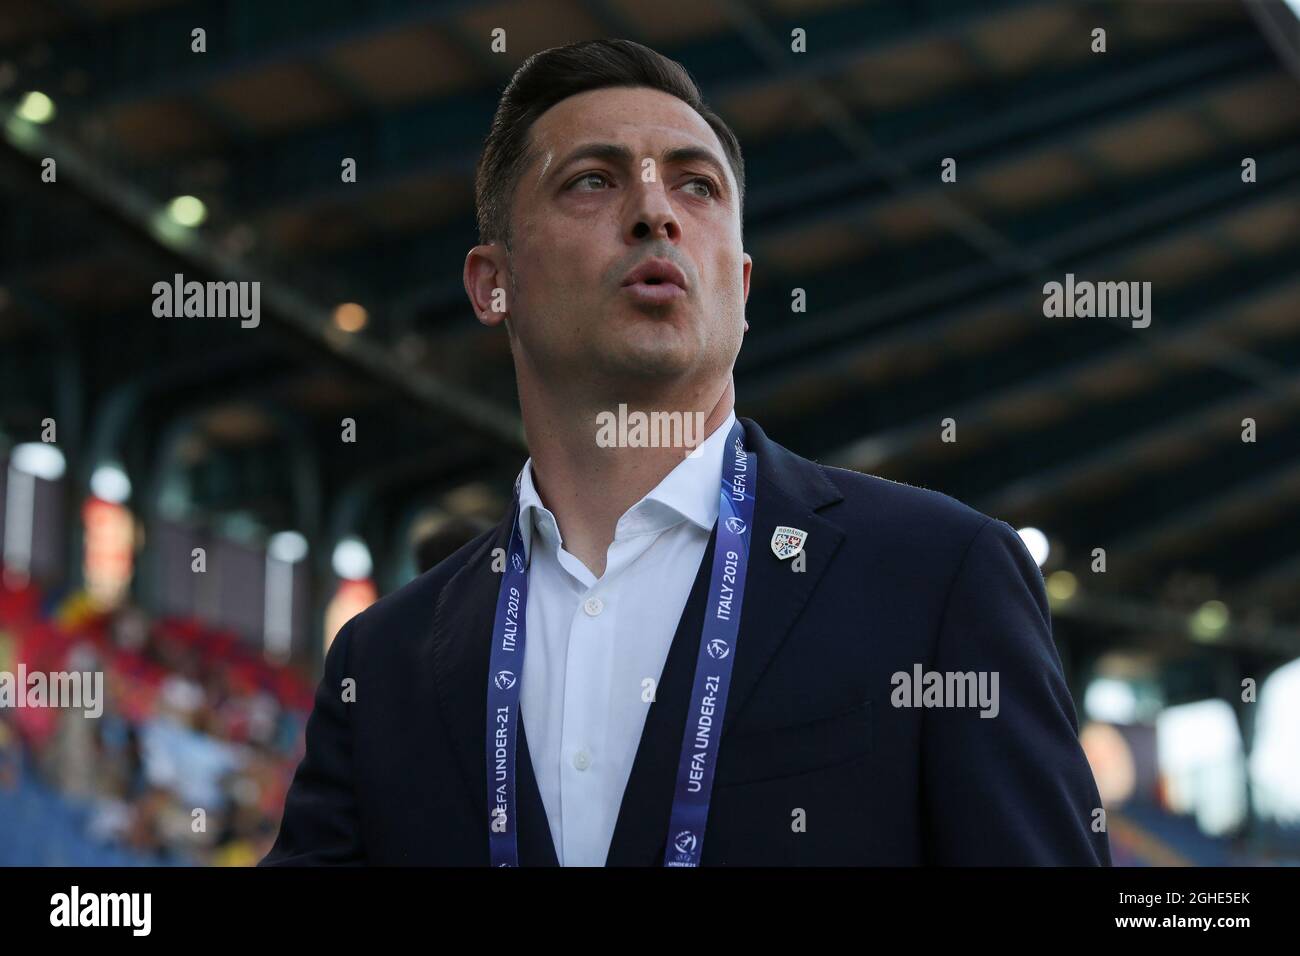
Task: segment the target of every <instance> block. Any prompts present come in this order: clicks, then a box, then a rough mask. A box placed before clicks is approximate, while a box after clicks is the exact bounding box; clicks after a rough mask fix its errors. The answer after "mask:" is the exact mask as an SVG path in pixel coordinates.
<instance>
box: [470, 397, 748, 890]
mask: <svg viewBox="0 0 1300 956" xmlns="http://www.w3.org/2000/svg"><path fill="white" fill-rule="evenodd" d="M757 475H758V457H757V456H756V455H755V454H754V453H752V452H747V451H746V450H745V429H744V426H743V425H741V423H740V422H739V421H737V422H736V423H735V425H733V426H732V429H731V433H730V434H729V435H728V436H727V445H726V451H725V452H724V455H723V464H722V487H721V491H720V495H719V499H718V506H719V507H718V524H717V542H716V545H715V547H714V552H713V574H712V577H711V579H710V584H709V602H708V604H707V605H706V608H705V615H704V629H703V631H702V632H701V634H700V648H699V652H698V654H697V656H696V662H695V683H694V686H693V688H692V690H691V709H690V710H689V711H688V712H687V720H686V730H685V732H684V733H683V735H682V748H681V756H680V757H679V758H678V765H677V787H676V790H675V791H674V795H673V808H672V813H671V815H670V816H669V824H668V845H667V847H666V849H665V851H664V866H699V863H700V854H701V852H702V851H703V849H704V826H705V823H706V822H707V820H708V817H709V797H710V795H711V794H712V792H713V774H714V770H715V768H716V765H717V759H718V744H719V739H720V737H721V734H722V715H723V714H724V713H726V709H727V691H728V689H729V688H730V686H731V668H732V664H733V663H734V661H735V656H736V639H737V636H738V634H739V631H740V609H741V605H742V604H743V601H744V596H745V569H746V566H747V565H748V564H749V536H750V531H751V529H752V526H753V524H754V483H755V481H756V478H757ZM511 524H512V527H511V530H510V548H509V552H508V553H507V555H506V566H505V572H504V574H503V575H502V578H501V587H500V590H499V591H498V593H497V610H496V618H495V621H494V623H493V627H492V654H491V663H490V665H489V667H488V682H487V784H488V845H489V850H490V854H491V860H492V865H493V866H518V865H519V847H518V829H517V827H516V821H517V819H518V817H517V815H516V813H515V784H516V779H515V751H516V741H517V739H518V738H517V731H518V725H519V684H520V680H521V679H522V677H523V669H524V666H523V665H524V640H525V636H526V633H527V627H526V623H527V621H526V619H527V613H526V612H527V608H528V563H527V561H526V560H525V559H524V541H523V536H522V534H521V533H520V531H519V482H518V481H516V482H515V495H514V517H513V519H512V522H511Z"/></svg>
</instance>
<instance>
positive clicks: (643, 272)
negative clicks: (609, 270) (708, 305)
mask: <svg viewBox="0 0 1300 956" xmlns="http://www.w3.org/2000/svg"><path fill="white" fill-rule="evenodd" d="M623 285H624V287H627V286H633V285H642V286H649V287H654V286H659V285H673V286H677V288H679V289H681V290H682V291H683V292H685V291H686V273H684V272H682V270H681V269H679V268H678V267H677V266H675V265H673V264H672V263H671V262H669V261H668V260H667V259H647V260H646V261H645V262H643V263H641V264H640V265H639V266H637V267H636V268H635V269H633V270H632V271H631V272H629V273H628V274H627V275H626V276H624V277H623ZM665 291H667V290H665Z"/></svg>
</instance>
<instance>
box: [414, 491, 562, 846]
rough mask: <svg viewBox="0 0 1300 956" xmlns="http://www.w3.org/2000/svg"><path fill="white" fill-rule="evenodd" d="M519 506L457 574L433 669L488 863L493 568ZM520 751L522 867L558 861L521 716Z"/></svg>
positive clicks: (443, 611) (438, 628)
mask: <svg viewBox="0 0 1300 956" xmlns="http://www.w3.org/2000/svg"><path fill="white" fill-rule="evenodd" d="M512 515H513V509H511V511H510V512H509V513H507V515H506V517H505V519H504V520H503V521H502V523H501V525H499V526H498V527H497V530H496V534H494V535H493V536H492V537H491V538H489V539H488V540H487V541H486V542H485V543H484V544H483V545H482V546H481V547H480V548H479V549H478V551H476V552H475V553H474V555H473V556H471V557H470V559H469V560H468V561H467V562H466V563H465V566H464V567H463V568H461V569H460V570H459V571H457V572H456V574H455V575H453V576H452V578H451V580H449V581H448V582H447V583H446V584H445V585H444V586H443V589H442V594H441V595H439V597H438V603H437V607H436V608H435V610H434V615H433V640H432V668H431V669H432V671H433V675H434V689H435V694H436V697H437V699H438V702H439V707H440V710H441V713H442V717H443V721H444V726H446V727H447V729H448V733H449V735H450V740H451V747H452V750H453V752H454V753H455V755H456V764H457V767H458V770H459V772H460V775H461V778H462V781H463V785H464V787H465V791H466V793H468V794H469V797H470V800H471V801H472V802H473V804H474V809H475V812H476V817H477V819H478V820H479V821H481V824H482V828H483V840H482V862H483V864H484V865H487V862H488V859H489V856H488V794H487V756H486V752H485V748H486V746H487V675H488V665H489V658H490V653H491V644H492V619H493V617H494V616H495V614H496V600H497V589H498V588H499V587H500V585H501V575H500V574H498V573H497V572H495V571H493V570H492V552H493V549H495V548H503V549H504V548H505V547H506V546H507V545H508V544H509V540H510V531H511V520H510V519H511V517H512ZM518 726H519V750H518V751H517V753H516V754H515V773H516V781H517V787H516V792H515V800H516V805H515V813H516V815H517V816H518V827H517V831H516V832H517V833H518V841H519V842H518V847H519V864H520V866H557V865H558V862H557V857H556V853H555V844H554V842H553V841H552V840H551V827H550V823H549V822H548V820H547V818H546V808H545V806H544V805H543V804H542V797H541V792H540V791H539V789H538V787H537V778H536V776H535V774H534V772H533V761H532V757H531V755H530V754H529V751H528V739H527V735H526V734H525V733H524V729H523V728H524V722H523V720H522V719H520V720H519V725H518Z"/></svg>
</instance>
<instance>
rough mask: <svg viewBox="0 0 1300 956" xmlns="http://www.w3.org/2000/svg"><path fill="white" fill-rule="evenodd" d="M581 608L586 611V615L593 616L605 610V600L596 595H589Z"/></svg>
mask: <svg viewBox="0 0 1300 956" xmlns="http://www.w3.org/2000/svg"><path fill="white" fill-rule="evenodd" d="M582 609H583V610H584V611H586V612H587V616H588V617H595V616H596V615H597V614H599V613H600V612H601V611H603V610H605V602H604V601H602V600H601V599H600V598H598V597H590V598H587V600H586V601H584V602H583V605H582Z"/></svg>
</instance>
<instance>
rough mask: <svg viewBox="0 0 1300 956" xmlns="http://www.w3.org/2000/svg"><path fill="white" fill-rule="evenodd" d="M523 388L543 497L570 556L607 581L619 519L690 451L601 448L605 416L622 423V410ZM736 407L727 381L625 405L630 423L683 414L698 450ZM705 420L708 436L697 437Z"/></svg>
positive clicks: (702, 433) (531, 448)
mask: <svg viewBox="0 0 1300 956" xmlns="http://www.w3.org/2000/svg"><path fill="white" fill-rule="evenodd" d="M520 386H521V387H520V399H521V402H520V404H521V407H522V410H523V421H524V432H525V434H526V436H527V439H528V449H529V452H530V453H531V455H532V459H533V483H534V485H535V486H536V488H537V493H538V495H539V496H540V497H541V499H542V502H543V503H544V504H545V505H546V507H547V508H548V509H550V511H551V513H552V514H554V515H555V520H556V522H557V523H558V524H559V526H560V534H562V535H563V536H564V549H565V550H566V551H568V552H569V553H570V554H572V555H573V556H574V557H576V558H577V559H578V560H579V561H581V562H582V563H583V564H584V565H586V566H587V567H588V568H589V569H590V570H591V572H592V574H594V575H595V576H596V577H600V576H601V575H603V574H604V573H605V557H606V553H607V552H608V550H609V545H610V543H611V542H612V541H613V540H614V531H615V529H616V527H617V525H618V519H619V518H621V517H622V516H623V514H624V513H625V512H626V511H627V510H628V509H629V508H631V507H632V506H633V505H634V504H636V503H637V502H638V501H640V500H641V499H642V498H644V497H645V496H646V494H647V493H648V492H650V491H651V490H652V489H654V487H655V486H656V485H658V484H659V482H661V481H663V479H664V476H665V475H667V474H668V473H669V472H670V471H672V470H673V469H674V468H676V467H677V465H678V464H679V463H680V462H681V461H682V459H683V458H685V457H686V455H687V454H689V453H690V451H691V447H681V446H678V447H628V446H627V445H626V444H624V443H623V442H622V441H619V442H616V443H614V444H612V445H609V446H608V447H602V446H603V445H605V444H606V443H604V442H598V440H597V439H598V435H599V434H600V432H599V427H600V422H601V421H602V417H598V416H602V413H604V415H606V416H607V415H613V416H616V417H617V416H618V408H619V402H612V403H609V404H601V403H599V402H596V403H593V402H590V401H586V402H584V401H582V400H581V399H580V398H577V397H575V396H573V395H569V394H566V395H556V394H552V393H541V392H538V391H533V390H526V388H525V387H524V383H523V382H521V383H520ZM734 402H735V388H734V385H733V382H732V379H731V375H730V374H728V375H727V378H726V381H725V382H722V383H718V382H713V383H710V384H708V385H706V386H703V387H692V388H689V389H685V390H683V391H682V392H680V393H678V394H674V395H671V396H667V395H666V396H663V397H662V398H661V399H649V400H645V401H639V402H636V403H635V404H634V403H633V402H630V401H629V402H625V403H624V404H626V406H627V413H628V415H629V416H631V414H632V412H634V411H642V412H645V413H646V416H647V418H649V414H650V413H651V412H681V413H682V417H681V420H682V423H683V428H684V433H685V434H686V435H687V436H688V437H690V439H691V440H692V445H698V444H700V443H702V442H703V441H704V439H705V438H707V437H708V436H709V435H711V434H713V432H714V431H716V430H717V428H718V426H719V425H721V424H722V423H723V422H724V421H726V419H727V416H728V415H729V414H730V413H731V409H732V405H733V404H734ZM697 413H698V414H697ZM700 417H702V418H703V421H704V425H703V428H700V429H695V428H694V425H695V422H696V421H698V420H699V418H700ZM620 437H621V436H620Z"/></svg>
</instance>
